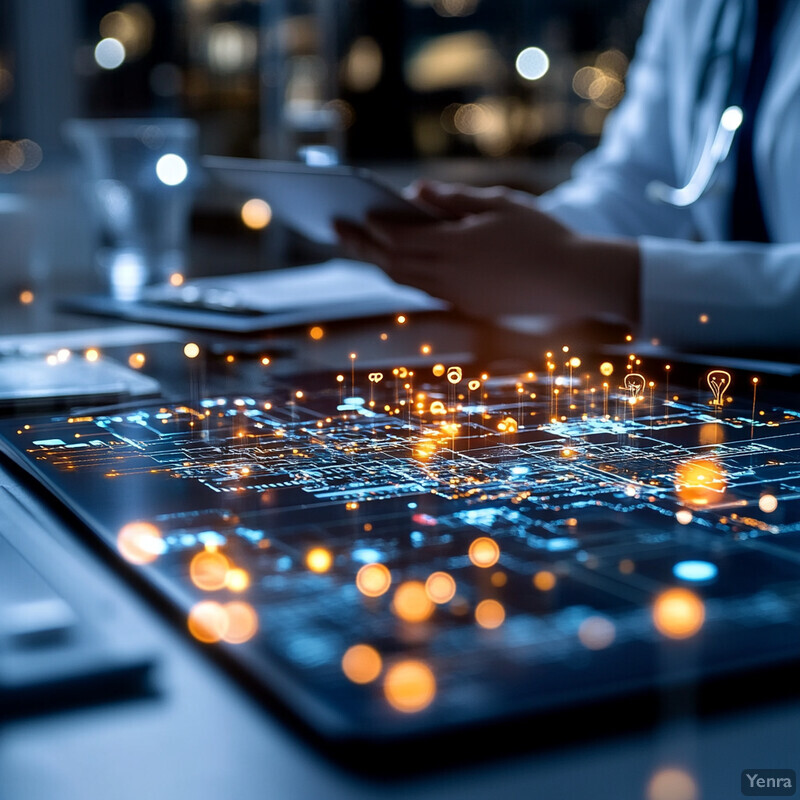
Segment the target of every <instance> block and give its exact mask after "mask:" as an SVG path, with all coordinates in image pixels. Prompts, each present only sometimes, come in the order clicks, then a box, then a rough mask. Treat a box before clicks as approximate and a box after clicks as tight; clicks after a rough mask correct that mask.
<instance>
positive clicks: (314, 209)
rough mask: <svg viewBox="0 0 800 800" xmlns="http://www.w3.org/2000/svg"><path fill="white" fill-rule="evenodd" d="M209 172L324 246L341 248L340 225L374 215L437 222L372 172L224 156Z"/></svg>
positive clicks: (209, 163) (210, 160) (210, 162)
mask: <svg viewBox="0 0 800 800" xmlns="http://www.w3.org/2000/svg"><path fill="white" fill-rule="evenodd" d="M203 166H204V167H206V168H207V169H208V170H209V171H210V172H211V173H212V174H213V175H215V176H217V177H218V178H219V179H220V180H222V181H223V182H224V183H227V184H228V185H230V186H233V187H235V188H237V189H241V190H242V191H243V192H248V193H250V194H251V195H252V196H254V197H260V198H263V199H264V200H267V201H268V202H269V203H270V204H271V206H272V209H273V211H274V213H275V215H276V216H277V217H278V218H279V219H281V220H282V221H283V222H285V223H286V224H287V225H288V226H289V227H291V228H294V229H295V230H297V231H299V232H300V233H302V234H303V235H305V236H307V237H308V238H309V239H311V240H312V241H315V242H319V243H321V244H335V243H336V241H337V236H336V232H335V231H334V228H333V223H334V221H335V220H338V219H341V220H345V221H347V222H353V223H356V224H362V223H363V222H364V221H365V220H366V218H367V215H368V214H370V213H379V214H385V215H387V216H392V217H397V218H400V219H403V220H408V221H416V222H426V221H427V222H430V221H432V220H435V219H436V217H435V216H434V215H433V214H432V213H430V212H428V211H427V210H425V209H424V208H421V207H420V206H418V205H415V204H414V203H412V202H411V201H409V200H407V199H406V198H405V197H403V196H402V195H401V194H400V193H399V192H397V191H396V190H395V189H394V188H392V187H390V186H389V185H388V184H385V183H383V182H382V181H381V179H380V178H378V177H377V176H376V175H375V174H374V173H372V172H370V171H369V170H367V169H358V168H355V167H309V166H306V165H305V164H299V163H293V162H287V161H265V160H260V159H251V158H227V157H224V156H206V157H205V158H204V159H203Z"/></svg>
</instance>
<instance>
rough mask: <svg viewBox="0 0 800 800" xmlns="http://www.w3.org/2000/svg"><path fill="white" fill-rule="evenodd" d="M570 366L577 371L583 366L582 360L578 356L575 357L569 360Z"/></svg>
mask: <svg viewBox="0 0 800 800" xmlns="http://www.w3.org/2000/svg"><path fill="white" fill-rule="evenodd" d="M569 365H570V366H571V367H572V368H573V369H577V368H578V367H579V366H580V365H581V360H580V359H579V358H578V357H577V356H573V357H572V358H571V359H570V360H569Z"/></svg>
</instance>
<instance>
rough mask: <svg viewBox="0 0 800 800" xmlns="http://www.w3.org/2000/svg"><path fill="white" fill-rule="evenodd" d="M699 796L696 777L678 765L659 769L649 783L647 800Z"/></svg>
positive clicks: (694, 798)
mask: <svg viewBox="0 0 800 800" xmlns="http://www.w3.org/2000/svg"><path fill="white" fill-rule="evenodd" d="M698 797H699V792H698V789H697V783H696V782H695V780H694V778H693V777H692V776H691V775H690V774H689V773H688V772H684V770H682V769H677V768H676V767H666V768H664V769H661V770H659V771H658V772H656V773H655V774H654V775H653V777H652V778H651V779H650V781H649V783H648V784H647V797H646V800H698Z"/></svg>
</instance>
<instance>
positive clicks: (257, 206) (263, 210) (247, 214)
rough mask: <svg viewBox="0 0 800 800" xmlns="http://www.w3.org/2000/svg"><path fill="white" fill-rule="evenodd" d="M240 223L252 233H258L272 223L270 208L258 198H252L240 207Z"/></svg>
mask: <svg viewBox="0 0 800 800" xmlns="http://www.w3.org/2000/svg"><path fill="white" fill-rule="evenodd" d="M241 216H242V222H243V223H244V224H245V226H246V227H248V228H250V230H253V231H260V230H263V229H264V228H266V227H267V225H269V223H270V222H271V221H272V207H271V206H270V204H269V203H268V202H267V201H266V200H262V199H261V198H260V197H252V198H250V200H248V201H247V202H246V203H244V205H243V206H242V210H241Z"/></svg>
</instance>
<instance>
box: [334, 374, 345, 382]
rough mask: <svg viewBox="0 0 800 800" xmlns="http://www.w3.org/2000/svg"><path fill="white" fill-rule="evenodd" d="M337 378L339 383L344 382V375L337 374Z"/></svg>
mask: <svg viewBox="0 0 800 800" xmlns="http://www.w3.org/2000/svg"><path fill="white" fill-rule="evenodd" d="M336 380H337V381H338V382H339V383H344V375H337V376H336Z"/></svg>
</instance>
